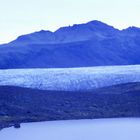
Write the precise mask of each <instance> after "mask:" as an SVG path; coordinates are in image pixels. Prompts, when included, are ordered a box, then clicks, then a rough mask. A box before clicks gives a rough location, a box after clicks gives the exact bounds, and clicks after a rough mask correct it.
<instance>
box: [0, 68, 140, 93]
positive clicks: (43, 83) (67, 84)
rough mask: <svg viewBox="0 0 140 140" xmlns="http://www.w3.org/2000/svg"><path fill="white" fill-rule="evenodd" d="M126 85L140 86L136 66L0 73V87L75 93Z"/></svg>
mask: <svg viewBox="0 0 140 140" xmlns="http://www.w3.org/2000/svg"><path fill="white" fill-rule="evenodd" d="M128 82H140V65H128V66H98V67H84V68H50V69H9V70H0V86H1V85H10V86H19V87H28V88H35V89H45V90H66V91H78V90H92V89H94V88H99V87H105V86H111V85H116V84H121V83H128Z"/></svg>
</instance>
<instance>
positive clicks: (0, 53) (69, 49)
mask: <svg viewBox="0 0 140 140" xmlns="http://www.w3.org/2000/svg"><path fill="white" fill-rule="evenodd" d="M139 38H140V28H137V27H129V28H127V29H124V30H119V29H116V28H114V27H113V26H110V25H107V24H105V23H103V22H100V21H97V20H94V21H90V22H88V23H84V24H75V25H73V26H68V27H61V28H59V29H58V30H56V31H55V32H51V31H44V30H41V31H39V32H35V33H31V34H27V35H23V36H19V37H18V38H17V39H16V40H14V41H12V42H10V43H7V44H4V45H0V69H10V68H53V67H54V68H56V67H58V68H59V67H60V68H61V67H62V68H64V67H89V66H105V65H130V64H140V60H139V56H140V47H139V46H140V40H139Z"/></svg>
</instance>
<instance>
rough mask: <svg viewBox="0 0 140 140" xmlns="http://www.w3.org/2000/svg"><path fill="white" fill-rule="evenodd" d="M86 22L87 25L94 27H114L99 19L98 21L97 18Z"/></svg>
mask: <svg viewBox="0 0 140 140" xmlns="http://www.w3.org/2000/svg"><path fill="white" fill-rule="evenodd" d="M86 24H87V25H90V26H95V27H103V28H105V27H108V28H114V27H113V26H111V25H108V24H106V23H104V22H101V21H98V20H92V21H90V22H88V23H86ZM114 29H116V28H114Z"/></svg>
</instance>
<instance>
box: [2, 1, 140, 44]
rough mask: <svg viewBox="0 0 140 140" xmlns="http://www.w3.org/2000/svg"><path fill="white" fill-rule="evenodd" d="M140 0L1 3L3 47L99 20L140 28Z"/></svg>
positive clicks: (119, 26) (120, 25)
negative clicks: (41, 32) (37, 34)
mask: <svg viewBox="0 0 140 140" xmlns="http://www.w3.org/2000/svg"><path fill="white" fill-rule="evenodd" d="M139 13H140V0H0V44H2V43H7V42H9V41H12V40H14V39H16V38H17V37H18V36H20V35H23V34H28V33H31V32H35V31H39V30H42V29H43V30H51V31H55V30H56V29H58V28H59V27H62V26H69V25H73V24H79V23H86V22H88V21H91V20H99V21H102V22H105V23H107V24H109V25H112V26H114V27H116V28H119V29H124V28H127V27H128V26H137V27H140V18H139Z"/></svg>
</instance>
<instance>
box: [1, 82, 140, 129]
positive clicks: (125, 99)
mask: <svg viewBox="0 0 140 140" xmlns="http://www.w3.org/2000/svg"><path fill="white" fill-rule="evenodd" d="M110 89H113V90H112V91H111V90H110ZM121 89H123V92H122V90H121ZM54 97H55V98H54ZM115 117H121V118H122V117H140V83H127V84H120V85H116V86H111V87H106V88H102V89H96V90H93V91H90V92H65V91H47V90H36V89H30V88H21V87H16V86H0V129H1V128H4V127H9V126H12V125H15V127H19V126H20V125H18V124H20V123H23V122H34V121H38V122H39V121H49V120H66V119H70V120H72V119H95V118H115Z"/></svg>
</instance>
